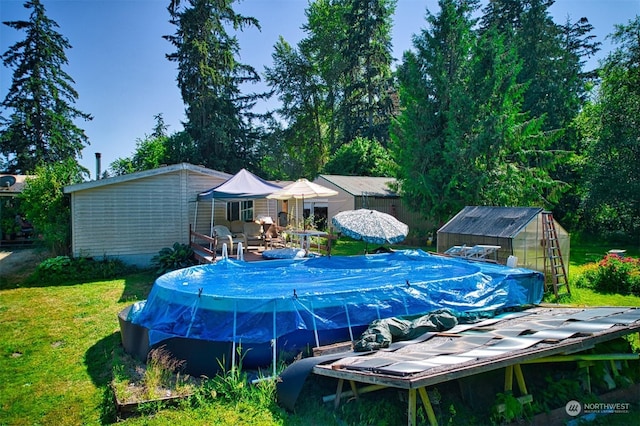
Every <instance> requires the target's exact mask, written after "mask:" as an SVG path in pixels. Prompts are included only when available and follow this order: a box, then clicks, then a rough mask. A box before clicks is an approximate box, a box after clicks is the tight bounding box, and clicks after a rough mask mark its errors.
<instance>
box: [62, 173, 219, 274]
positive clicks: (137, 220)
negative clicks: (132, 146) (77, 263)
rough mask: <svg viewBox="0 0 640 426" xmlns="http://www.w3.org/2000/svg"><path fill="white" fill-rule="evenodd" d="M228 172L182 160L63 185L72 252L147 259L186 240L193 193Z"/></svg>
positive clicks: (136, 260)
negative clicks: (68, 196)
mask: <svg viewBox="0 0 640 426" xmlns="http://www.w3.org/2000/svg"><path fill="white" fill-rule="evenodd" d="M229 177H231V175H229V174H227V173H222V172H218V171H215V170H211V169H207V168H204V167H198V166H194V165H191V164H187V163H181V164H175V165H171V166H166V167H161V168H158V169H153V170H146V171H143V172H138V173H132V174H129V175H123V176H116V177H112V178H106V179H101V180H95V181H90V182H83V183H80V184H76V185H70V186H67V187H65V188H64V192H65V193H67V194H71V214H72V219H71V226H72V231H71V232H72V239H71V242H72V252H73V255H74V256H82V257H95V258H102V257H117V258H120V259H121V260H123V261H125V262H127V263H131V264H136V265H140V266H145V265H148V264H149V262H150V260H151V258H152V257H153V256H155V255H156V254H158V251H159V250H161V249H162V248H163V247H170V246H172V245H173V243H175V242H180V243H183V244H187V243H188V242H189V225H190V223H192V221H193V218H194V213H195V206H196V196H197V194H198V193H200V192H202V191H205V190H207V189H209V188H212V187H214V186H217V185H219V184H221V183H223V182H224V181H226V180H227V179H228V178H229Z"/></svg>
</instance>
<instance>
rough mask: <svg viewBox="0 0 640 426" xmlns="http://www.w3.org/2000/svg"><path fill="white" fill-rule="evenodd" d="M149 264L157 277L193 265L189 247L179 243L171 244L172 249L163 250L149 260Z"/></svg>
mask: <svg viewBox="0 0 640 426" xmlns="http://www.w3.org/2000/svg"><path fill="white" fill-rule="evenodd" d="M151 262H152V263H153V265H154V266H155V267H156V268H157V273H158V275H162V274H165V273H167V272H170V271H174V270H176V269H182V268H186V267H187V266H192V265H195V260H194V258H193V249H192V248H191V246H189V245H188V244H180V243H173V247H165V248H163V249H162V250H160V252H159V253H158V254H157V255H155V256H154V257H153V259H151Z"/></svg>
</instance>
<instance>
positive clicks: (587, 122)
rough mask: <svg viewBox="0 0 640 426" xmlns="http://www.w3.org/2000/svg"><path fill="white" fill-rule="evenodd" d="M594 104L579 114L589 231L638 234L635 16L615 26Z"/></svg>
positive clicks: (639, 49) (638, 45)
mask: <svg viewBox="0 0 640 426" xmlns="http://www.w3.org/2000/svg"><path fill="white" fill-rule="evenodd" d="M612 40H613V42H614V43H617V44H618V45H619V47H618V48H616V50H615V51H614V52H612V53H611V54H609V56H608V57H607V58H606V60H605V61H604V64H603V67H602V70H601V72H600V76H601V79H602V83H601V86H600V88H599V91H598V94H597V97H596V100H595V103H594V104H593V105H589V106H588V107H587V108H586V109H585V113H584V114H583V115H584V116H586V117H582V118H581V123H582V124H583V125H582V126H581V130H582V135H583V137H586V138H589V139H591V141H592V142H591V144H590V146H589V148H588V151H587V161H586V163H587V164H588V168H587V182H586V188H587V192H586V195H585V200H584V207H585V222H586V225H587V226H588V229H590V230H592V231H597V232H607V233H612V234H617V235H626V236H627V237H632V238H633V239H634V241H635V242H637V241H638V238H640V171H639V169H638V164H640V125H639V123H638V119H639V118H640V17H638V16H636V17H635V19H633V20H631V21H629V22H628V24H626V25H619V26H617V27H616V31H615V32H614V34H613V35H612Z"/></svg>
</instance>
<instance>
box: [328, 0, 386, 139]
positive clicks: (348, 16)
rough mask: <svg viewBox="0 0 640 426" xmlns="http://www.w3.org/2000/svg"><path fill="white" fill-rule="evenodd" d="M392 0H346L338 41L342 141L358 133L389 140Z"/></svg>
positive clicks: (358, 134)
mask: <svg viewBox="0 0 640 426" xmlns="http://www.w3.org/2000/svg"><path fill="white" fill-rule="evenodd" d="M395 4H396V1H395V0H350V1H347V2H346V6H347V7H346V13H345V15H344V17H343V19H344V22H345V23H344V25H345V27H346V28H347V29H348V31H347V32H346V37H345V40H344V42H343V43H340V57H341V58H342V61H343V64H344V65H343V66H344V70H343V72H342V80H343V84H342V85H343V86H344V89H343V90H344V99H343V100H342V103H341V107H340V111H341V113H340V115H339V117H341V120H342V122H343V123H342V141H343V143H349V142H351V141H352V140H353V139H354V138H355V137H357V136H361V137H365V138H369V139H376V140H378V141H380V142H381V143H382V144H383V146H386V145H387V144H388V141H389V123H390V121H391V115H392V112H393V103H392V99H391V93H392V91H393V84H392V77H391V61H392V57H391V26H392V15H393V12H394V10H395Z"/></svg>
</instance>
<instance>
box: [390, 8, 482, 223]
mask: <svg viewBox="0 0 640 426" xmlns="http://www.w3.org/2000/svg"><path fill="white" fill-rule="evenodd" d="M477 5H478V2H477V1H475V0H440V1H439V8H440V11H439V13H438V15H433V14H432V13H431V12H429V11H427V23H428V25H429V28H428V29H425V30H423V31H422V32H421V34H419V35H416V36H414V40H413V44H414V47H415V50H416V51H415V52H413V51H407V52H405V54H404V58H403V63H402V64H401V66H400V67H399V69H398V72H397V78H398V81H399V84H400V107H401V111H402V112H401V114H400V115H399V117H398V119H397V121H396V124H394V126H393V127H392V138H393V149H392V152H393V153H394V157H395V160H396V162H397V163H398V180H399V181H400V184H401V188H402V191H403V196H404V198H405V200H406V201H407V202H408V203H409V205H410V206H412V207H413V209H414V210H415V211H419V212H422V214H423V215H424V216H425V217H426V218H427V219H429V220H430V221H431V222H432V223H434V224H436V225H437V224H441V223H443V222H444V221H445V220H446V219H448V218H449V217H450V215H451V212H455V211H457V210H459V209H460V208H461V207H463V206H464V205H465V204H466V202H467V199H468V198H467V197H468V194H471V192H470V191H475V188H468V187H467V181H466V178H465V177H464V175H465V173H467V172H468V170H465V169H467V168H466V167H465V164H468V161H469V157H468V156H467V155H466V152H467V151H468V149H467V143H468V141H466V142H465V139H467V138H468V136H465V135H466V134H467V133H468V131H469V130H471V125H472V121H471V120H472V118H473V114H472V111H471V108H473V101H474V100H473V99H471V98H469V95H470V92H469V90H468V89H469V75H470V73H471V70H470V68H469V67H470V64H471V62H470V59H471V57H472V52H473V46H474V43H475V33H474V31H473V26H474V20H473V18H472V15H473V13H474V12H475V11H476V10H477V7H478V6H477Z"/></svg>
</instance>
